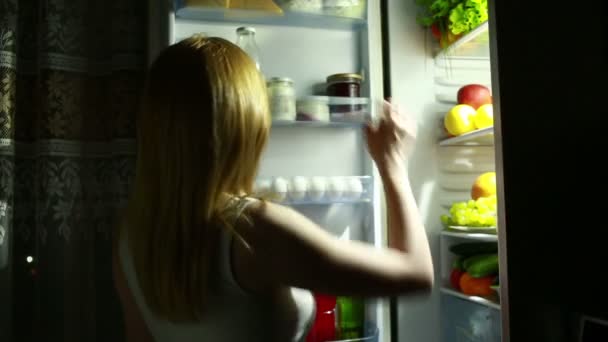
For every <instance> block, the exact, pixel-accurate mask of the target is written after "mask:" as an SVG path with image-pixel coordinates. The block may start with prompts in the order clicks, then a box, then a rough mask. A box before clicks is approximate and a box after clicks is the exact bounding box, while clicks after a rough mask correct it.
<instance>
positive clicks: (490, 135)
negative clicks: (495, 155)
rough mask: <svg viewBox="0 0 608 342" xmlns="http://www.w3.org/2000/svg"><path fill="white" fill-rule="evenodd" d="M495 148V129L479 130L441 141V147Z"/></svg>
mask: <svg viewBox="0 0 608 342" xmlns="http://www.w3.org/2000/svg"><path fill="white" fill-rule="evenodd" d="M466 145H478V146H493V145H494V127H487V128H482V129H478V130H475V131H472V132H469V133H465V134H462V135H459V136H457V137H452V138H448V139H444V140H441V141H440V142H439V146H466Z"/></svg>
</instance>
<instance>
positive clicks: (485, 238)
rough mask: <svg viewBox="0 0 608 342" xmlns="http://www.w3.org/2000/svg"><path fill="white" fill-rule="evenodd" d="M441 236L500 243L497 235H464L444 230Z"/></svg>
mask: <svg viewBox="0 0 608 342" xmlns="http://www.w3.org/2000/svg"><path fill="white" fill-rule="evenodd" d="M441 236H445V237H451V238H459V239H469V240H476V241H488V242H493V241H498V235H495V234H487V233H464V232H462V233H461V232H451V231H446V230H443V231H441Z"/></svg>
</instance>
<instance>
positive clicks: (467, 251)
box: [449, 242, 498, 257]
mask: <svg viewBox="0 0 608 342" xmlns="http://www.w3.org/2000/svg"><path fill="white" fill-rule="evenodd" d="M449 249H450V252H452V253H454V254H457V255H460V256H463V257H470V256H473V255H478V254H493V253H497V252H498V244H497V243H496V242H466V243H459V244H457V245H452V246H450V248H449Z"/></svg>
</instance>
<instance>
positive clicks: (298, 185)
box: [289, 176, 308, 201]
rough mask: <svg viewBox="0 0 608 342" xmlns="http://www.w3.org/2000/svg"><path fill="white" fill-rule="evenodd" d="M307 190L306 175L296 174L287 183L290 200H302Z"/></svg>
mask: <svg viewBox="0 0 608 342" xmlns="http://www.w3.org/2000/svg"><path fill="white" fill-rule="evenodd" d="M307 191H308V179H306V177H301V176H296V177H293V178H292V179H291V182H290V183H289V198H291V199H292V200H296V201H299V200H302V199H304V198H305V197H306V192H307Z"/></svg>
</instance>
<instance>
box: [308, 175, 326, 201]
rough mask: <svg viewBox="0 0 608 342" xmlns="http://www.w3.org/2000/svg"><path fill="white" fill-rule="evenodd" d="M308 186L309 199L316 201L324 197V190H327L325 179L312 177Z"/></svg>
mask: <svg viewBox="0 0 608 342" xmlns="http://www.w3.org/2000/svg"><path fill="white" fill-rule="evenodd" d="M309 185H310V186H309V187H308V195H309V197H310V199H312V200H316V201H318V200H320V199H322V198H323V196H325V190H326V189H327V182H326V181H325V178H323V177H312V178H311V179H310V184H309Z"/></svg>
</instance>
